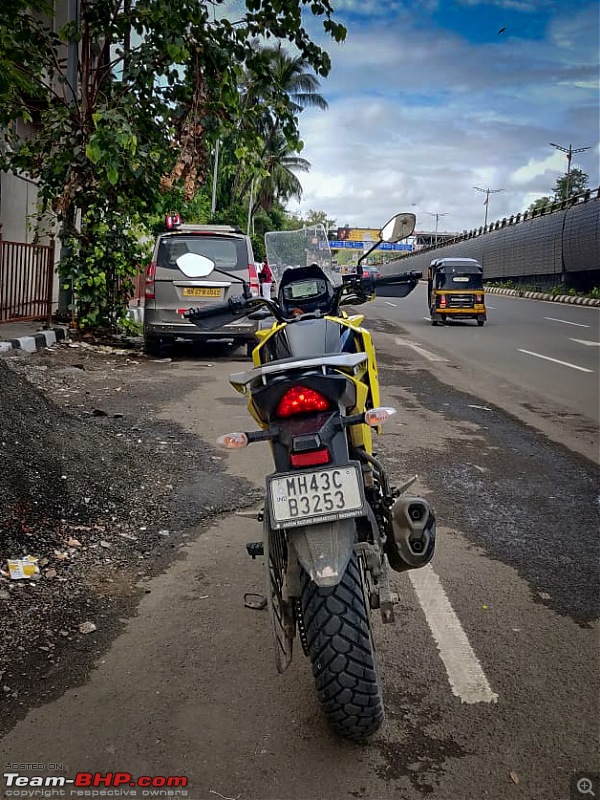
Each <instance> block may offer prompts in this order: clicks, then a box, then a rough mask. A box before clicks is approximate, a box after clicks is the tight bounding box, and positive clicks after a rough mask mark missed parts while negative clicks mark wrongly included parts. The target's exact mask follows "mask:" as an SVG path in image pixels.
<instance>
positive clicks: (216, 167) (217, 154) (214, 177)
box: [210, 139, 221, 216]
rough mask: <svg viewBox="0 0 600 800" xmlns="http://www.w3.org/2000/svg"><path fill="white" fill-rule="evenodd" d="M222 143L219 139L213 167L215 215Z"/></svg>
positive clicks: (212, 212)
mask: <svg viewBox="0 0 600 800" xmlns="http://www.w3.org/2000/svg"><path fill="white" fill-rule="evenodd" d="M220 144H221V140H220V139H217V144H216V146H215V163H214V167H213V185H212V202H211V204H210V213H211V216H214V214H215V211H216V208H217V174H218V171H219V146H220Z"/></svg>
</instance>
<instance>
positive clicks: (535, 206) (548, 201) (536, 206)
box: [527, 196, 554, 214]
mask: <svg viewBox="0 0 600 800" xmlns="http://www.w3.org/2000/svg"><path fill="white" fill-rule="evenodd" d="M553 202H554V201H553V200H552V198H551V197H548V196H545V197H538V199H537V200H534V201H533V203H531V205H530V206H529V207H528V208H527V211H528V212H529V213H530V214H531V213H533V212H534V211H542V210H543V209H544V208H548V207H549V206H551V205H552V203H553Z"/></svg>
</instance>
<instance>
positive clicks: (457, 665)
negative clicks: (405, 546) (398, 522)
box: [408, 565, 498, 703]
mask: <svg viewBox="0 0 600 800" xmlns="http://www.w3.org/2000/svg"><path fill="white" fill-rule="evenodd" d="M408 575H409V577H410V581H411V583H412V585H413V588H414V590H415V592H416V595H417V597H418V599H419V603H420V604H421V607H422V609H423V611H424V613H425V618H426V620H427V624H428V625H429V629H430V630H431V633H432V634H433V638H434V639H435V642H436V644H437V648H438V651H439V654H440V658H441V659H442V661H443V662H444V666H445V667H446V672H447V674H448V680H449V681H450V687H451V689H452V692H453V694H455V695H456V696H457V697H459V698H460V700H461V702H463V703H496V702H497V700H498V695H497V694H496V692H493V691H492V689H491V686H490V684H489V683H488V680H487V678H486V677H485V673H484V671H483V669H482V667H481V664H480V663H479V661H478V659H477V656H476V655H475V653H474V651H473V648H472V647H471V645H470V643H469V640H468V639H467V634H466V633H465V632H464V630H463V628H462V625H461V624H460V620H459V618H458V617H457V616H456V613H455V611H454V609H453V608H452V606H451V604H450V600H448V596H447V595H446V592H445V591H444V587H443V586H442V584H441V583H440V579H439V578H438V576H437V575H436V573H435V572H434V571H433V569H432V568H431V565H428V566H426V567H423V568H422V569H411V570H410V571H409V573H408Z"/></svg>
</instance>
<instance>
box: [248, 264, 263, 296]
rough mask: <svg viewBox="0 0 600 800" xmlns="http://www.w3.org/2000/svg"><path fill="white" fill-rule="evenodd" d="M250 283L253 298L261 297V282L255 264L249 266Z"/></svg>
mask: <svg viewBox="0 0 600 800" xmlns="http://www.w3.org/2000/svg"><path fill="white" fill-rule="evenodd" d="M248 283H249V284H250V292H251V294H252V297H260V281H259V280H258V272H257V271H256V267H255V265H254V264H252V263H250V264H248Z"/></svg>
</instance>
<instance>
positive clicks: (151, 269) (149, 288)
mask: <svg viewBox="0 0 600 800" xmlns="http://www.w3.org/2000/svg"><path fill="white" fill-rule="evenodd" d="M155 277H156V264H155V263H154V262H152V263H151V264H148V269H147V270H146V291H145V296H146V300H154V299H155V297H156V294H155V290H154V279H155Z"/></svg>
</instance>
